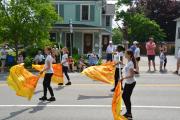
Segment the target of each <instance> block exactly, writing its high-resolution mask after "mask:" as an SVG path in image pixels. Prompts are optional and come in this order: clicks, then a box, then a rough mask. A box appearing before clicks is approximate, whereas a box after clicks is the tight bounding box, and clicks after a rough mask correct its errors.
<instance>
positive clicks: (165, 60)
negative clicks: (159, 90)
mask: <svg viewBox="0 0 180 120" xmlns="http://www.w3.org/2000/svg"><path fill="white" fill-rule="evenodd" d="M166 64H167V58H165V59H164V68H166Z"/></svg>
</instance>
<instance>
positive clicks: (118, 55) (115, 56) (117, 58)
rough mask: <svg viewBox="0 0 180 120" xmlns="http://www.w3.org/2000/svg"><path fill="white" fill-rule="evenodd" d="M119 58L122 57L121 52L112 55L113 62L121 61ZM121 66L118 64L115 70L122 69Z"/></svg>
mask: <svg viewBox="0 0 180 120" xmlns="http://www.w3.org/2000/svg"><path fill="white" fill-rule="evenodd" d="M121 57H123V52H117V54H116V55H114V61H115V62H120V61H121V59H120V58H121ZM122 67H123V66H122V65H120V64H118V65H116V68H122Z"/></svg>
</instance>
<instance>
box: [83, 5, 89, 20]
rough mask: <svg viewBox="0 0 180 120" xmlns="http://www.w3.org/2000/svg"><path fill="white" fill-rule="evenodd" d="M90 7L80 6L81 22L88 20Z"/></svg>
mask: <svg viewBox="0 0 180 120" xmlns="http://www.w3.org/2000/svg"><path fill="white" fill-rule="evenodd" d="M89 13H90V7H89V5H82V6H81V20H89V18H90V14H89Z"/></svg>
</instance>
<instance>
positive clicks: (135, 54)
mask: <svg viewBox="0 0 180 120" xmlns="http://www.w3.org/2000/svg"><path fill="white" fill-rule="evenodd" d="M134 57H135V58H138V57H140V49H139V48H138V47H137V48H136V49H135V51H134Z"/></svg>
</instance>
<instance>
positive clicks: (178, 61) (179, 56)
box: [174, 48, 180, 74]
mask: <svg viewBox="0 0 180 120" xmlns="http://www.w3.org/2000/svg"><path fill="white" fill-rule="evenodd" d="M176 65H177V68H176V71H175V72H174V73H175V74H178V73H179V68H180V48H179V50H178V54H177V64H176Z"/></svg>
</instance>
